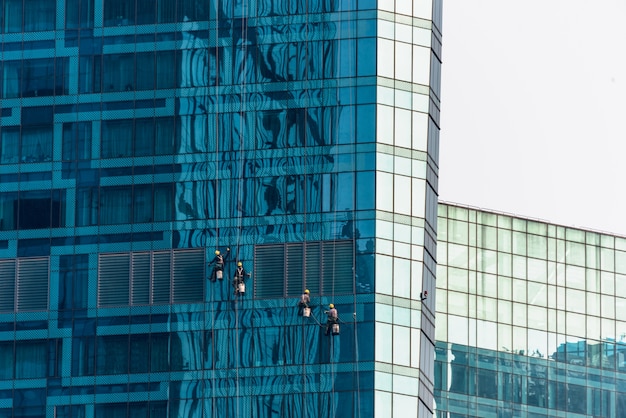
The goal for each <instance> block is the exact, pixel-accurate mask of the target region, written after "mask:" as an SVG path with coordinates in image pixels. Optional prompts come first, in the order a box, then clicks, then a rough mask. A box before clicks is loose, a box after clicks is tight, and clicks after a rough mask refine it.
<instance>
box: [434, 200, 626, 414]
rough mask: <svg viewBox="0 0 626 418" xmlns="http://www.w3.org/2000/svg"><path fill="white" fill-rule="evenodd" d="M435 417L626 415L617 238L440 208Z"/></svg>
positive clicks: (622, 271) (623, 290) (625, 258)
mask: <svg viewBox="0 0 626 418" xmlns="http://www.w3.org/2000/svg"><path fill="white" fill-rule="evenodd" d="M438 233H439V235H438V237H439V244H438V247H437V249H438V259H437V261H438V268H437V297H436V299H437V300H436V304H437V308H436V311H437V313H436V315H437V328H436V339H437V341H436V360H435V398H436V410H437V415H436V416H437V417H450V418H456V417H459V418H460V417H481V418H489V417H494V418H495V417H533V418H544V417H568V418H571V417H581V418H582V417H624V416H626V385H625V382H626V322H625V318H624V317H623V316H622V314H623V312H624V310H625V309H626V237H619V236H613V235H610V234H607V233H599V232H595V231H585V230H582V229H579V228H573V227H564V226H560V225H554V224H549V223H546V222H541V221H536V220H532V219H524V218H520V217H516V216H511V215H506V214H499V213H494V212H488V211H482V210H477V209H474V208H468V207H463V206H458V205H452V204H440V206H439V230H438Z"/></svg>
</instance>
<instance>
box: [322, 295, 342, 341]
mask: <svg viewBox="0 0 626 418" xmlns="http://www.w3.org/2000/svg"><path fill="white" fill-rule="evenodd" d="M328 308H329V309H328V310H327V311H324V313H325V314H326V316H327V318H326V332H325V335H329V334H330V333H331V331H332V333H333V335H339V316H338V315H337V309H335V305H334V304H332V303H331V304H330V305H328Z"/></svg>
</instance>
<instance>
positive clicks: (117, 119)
mask: <svg viewBox="0 0 626 418" xmlns="http://www.w3.org/2000/svg"><path fill="white" fill-rule="evenodd" d="M0 7H1V8H2V12H1V13H2V14H1V20H0V25H1V28H0V33H1V43H2V48H1V49H0V55H1V58H2V59H1V63H0V77H1V81H2V83H1V85H0V97H1V100H0V103H1V109H2V110H1V114H0V116H1V118H0V186H1V188H0V286H1V288H2V289H3V291H2V295H0V351H1V354H0V417H5V416H6V417H72V418H79V417H91V416H94V417H107V418H108V417H116V418H117V417H182V416H184V417H209V416H211V417H212V416H218V415H219V416H253V417H270V416H271V417H274V416H281V417H283V416H284V417H288V416H293V417H302V416H362V417H366V416H381V417H382V416H384V417H387V416H394V417H395V416H407V415H406V414H407V413H408V414H409V415H410V416H426V415H429V414H432V412H431V411H432V406H433V365H432V358H433V356H434V309H435V308H434V300H433V299H428V300H426V301H424V302H423V303H422V301H421V300H420V293H422V291H423V290H429V291H430V292H431V294H434V275H435V253H436V248H435V247H436V228H437V225H436V223H437V222H436V220H437V211H436V208H437V199H436V191H437V158H438V157H437V155H438V108H439V74H440V70H439V68H440V58H439V57H440V51H441V43H440V40H441V32H440V28H441V3H440V1H431V0H423V1H422V0H419V1H413V2H406V1H399V0H398V1H395V2H394V1H393V0H387V1H378V2H377V1H375V0H359V1H356V0H349V1H342V2H339V1H334V0H307V1H270V0H267V1H265V0H259V1H255V2H241V1H234V0H233V1H230V0H220V1H198V0H57V1H52V0H32V1H31V0H29V1H27V0H3V1H1V2H0ZM227 249H230V251H228V250H227ZM216 250H218V251H221V253H222V255H225V256H226V262H225V267H224V270H223V278H221V279H220V278H217V277H215V276H213V268H214V266H215V264H211V261H212V260H213V259H214V255H215V251H216ZM239 261H240V262H242V263H243V266H244V268H245V269H246V270H248V271H250V272H251V275H250V276H245V277H246V280H245V284H246V291H245V293H243V294H241V293H239V294H238V293H237V292H236V291H235V292H234V291H233V290H234V287H233V282H232V280H233V275H234V274H235V268H236V263H237V262H239ZM212 279H214V280H212ZM305 288H308V289H310V291H311V298H312V314H311V316H310V317H304V316H301V315H299V314H298V307H297V300H298V298H299V296H300V294H301V293H302V291H303V290H304V289H305ZM330 303H333V304H334V305H335V306H336V308H337V309H338V312H339V320H340V322H339V325H340V328H341V331H340V333H339V335H335V336H326V335H324V334H325V320H326V315H325V311H326V310H328V305H329V304H330Z"/></svg>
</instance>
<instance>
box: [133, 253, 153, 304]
mask: <svg viewBox="0 0 626 418" xmlns="http://www.w3.org/2000/svg"><path fill="white" fill-rule="evenodd" d="M131 268H132V275H131V286H130V303H131V304H132V305H147V304H149V303H150V253H149V252H142V253H133V254H132V264H131Z"/></svg>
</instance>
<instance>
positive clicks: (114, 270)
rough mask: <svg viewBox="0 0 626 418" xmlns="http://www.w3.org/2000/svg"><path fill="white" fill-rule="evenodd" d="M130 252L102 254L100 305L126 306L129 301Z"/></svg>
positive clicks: (99, 281)
mask: <svg viewBox="0 0 626 418" xmlns="http://www.w3.org/2000/svg"><path fill="white" fill-rule="evenodd" d="M129 284H130V254H129V253H121V254H100V257H99V259H98V306H124V305H128V302H129Z"/></svg>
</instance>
